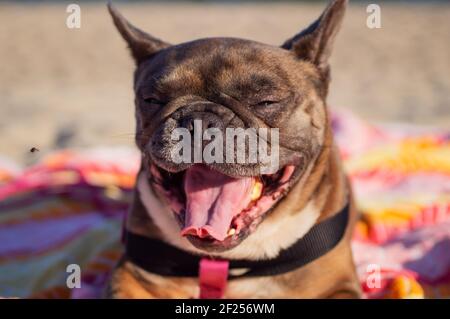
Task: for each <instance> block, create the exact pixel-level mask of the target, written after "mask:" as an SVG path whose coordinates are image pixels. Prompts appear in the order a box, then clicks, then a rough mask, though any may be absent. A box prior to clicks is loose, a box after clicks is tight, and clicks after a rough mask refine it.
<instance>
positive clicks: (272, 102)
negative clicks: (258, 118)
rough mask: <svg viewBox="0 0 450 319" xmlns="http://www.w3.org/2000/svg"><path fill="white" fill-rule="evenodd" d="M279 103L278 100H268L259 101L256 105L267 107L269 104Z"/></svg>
mask: <svg viewBox="0 0 450 319" xmlns="http://www.w3.org/2000/svg"><path fill="white" fill-rule="evenodd" d="M277 103H278V101H271V100H267V101H262V102H259V103H258V104H256V106H261V107H267V106H270V105H273V104H277Z"/></svg>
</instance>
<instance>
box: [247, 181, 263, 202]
mask: <svg viewBox="0 0 450 319" xmlns="http://www.w3.org/2000/svg"><path fill="white" fill-rule="evenodd" d="M262 189H263V183H261V181H260V180H259V179H258V180H256V182H255V185H253V189H252V194H251V196H250V199H251V200H252V201H253V200H257V199H259V198H260V197H261V194H262Z"/></svg>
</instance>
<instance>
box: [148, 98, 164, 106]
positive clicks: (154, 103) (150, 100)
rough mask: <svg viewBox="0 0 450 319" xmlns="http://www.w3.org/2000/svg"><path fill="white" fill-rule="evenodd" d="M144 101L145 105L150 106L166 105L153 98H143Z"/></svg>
mask: <svg viewBox="0 0 450 319" xmlns="http://www.w3.org/2000/svg"><path fill="white" fill-rule="evenodd" d="M144 101H145V103H147V104H151V105H159V106H161V105H164V104H166V103H164V102H163V101H160V100H158V99H155V98H153V97H148V98H144Z"/></svg>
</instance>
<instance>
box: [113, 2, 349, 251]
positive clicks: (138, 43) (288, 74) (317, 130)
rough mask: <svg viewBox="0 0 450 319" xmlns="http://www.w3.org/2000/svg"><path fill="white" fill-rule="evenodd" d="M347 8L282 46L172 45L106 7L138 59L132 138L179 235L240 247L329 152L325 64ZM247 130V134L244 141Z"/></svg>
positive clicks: (213, 41) (333, 9)
mask: <svg viewBox="0 0 450 319" xmlns="http://www.w3.org/2000/svg"><path fill="white" fill-rule="evenodd" d="M345 5H346V1H345V0H336V1H334V2H333V3H332V4H331V5H330V6H329V7H328V8H327V9H326V10H325V11H324V13H323V14H322V16H321V17H320V18H319V19H318V20H317V21H316V22H315V23H313V24H312V25H311V26H310V27H308V28H307V29H306V30H305V31H303V32H301V33H300V34H298V35H296V36H294V37H293V38H292V39H289V40H287V41H286V42H285V43H284V44H283V46H281V47H275V46H270V45H265V44H261V43H257V42H253V41H248V40H242V39H235V38H210V39H201V40H197V41H193V42H188V43H184V44H179V45H174V46H172V45H169V44H167V43H165V42H163V41H161V40H158V39H156V38H153V37H151V36H150V35H148V34H146V33H144V32H142V31H140V30H138V29H136V28H135V27H133V26H132V25H131V24H129V23H128V22H127V21H126V20H125V19H124V18H123V17H122V16H121V15H120V14H119V13H118V12H117V11H115V9H114V8H112V7H110V12H111V14H112V16H113V20H114V22H115V24H116V26H117V28H118V30H119V31H120V33H121V34H122V36H123V37H124V38H125V40H126V41H127V42H128V44H129V46H130V49H131V52H132V54H133V56H134V58H135V60H136V62H137V69H136V72H135V83H134V87H135V103H136V125H137V129H136V142H137V145H138V147H139V149H140V150H141V152H142V154H143V164H144V167H145V168H146V170H147V172H148V174H149V176H150V180H151V181H152V183H153V185H152V186H153V187H154V188H155V189H156V190H157V192H158V193H159V194H160V195H161V196H162V198H163V200H164V201H166V203H167V205H169V206H170V207H171V209H172V211H173V214H174V218H175V219H176V220H177V221H178V222H179V224H180V229H181V235H183V236H187V237H188V239H189V240H190V241H191V242H192V243H193V244H194V245H195V246H197V247H198V248H201V249H204V250H209V251H211V250H214V251H223V250H227V249H231V248H233V247H235V246H236V245H238V244H239V243H240V242H241V241H242V240H244V239H245V238H246V237H247V236H248V235H249V234H250V233H251V232H253V231H255V229H256V228H257V226H258V224H259V223H260V222H261V221H262V220H263V218H264V216H266V215H267V214H268V213H269V212H270V211H271V209H273V208H274V206H275V205H276V204H277V202H278V201H280V200H281V199H282V198H283V196H285V194H286V193H287V192H289V190H290V188H291V187H292V185H294V184H295V183H296V182H297V181H298V180H299V178H300V177H302V176H303V175H304V174H305V172H306V171H307V168H308V167H309V166H311V165H313V163H314V160H315V159H316V157H317V155H318V154H319V152H320V151H321V149H322V148H323V147H324V133H325V130H326V128H327V125H328V122H327V116H326V114H327V112H326V105H325V98H326V95H327V90H328V82H329V67H328V62H327V61H328V58H329V55H330V48H331V44H332V40H333V38H334V37H335V35H336V33H337V30H338V29H339V26H340V24H341V21H342V17H343V13H344V10H345ZM249 128H250V129H251V130H247V129H249ZM239 129H240V131H239ZM271 129H276V131H273V130H271ZM174 132H181V133H180V134H179V135H177V134H175V136H174ZM231 132H233V133H234V134H235V136H232V137H231V138H228V137H229V134H230V133H231ZM236 132H237V133H236ZM242 132H246V133H249V135H245V133H244V135H243V139H242V140H239V136H238V135H239V133H242ZM273 132H274V133H273ZM252 133H253V135H252ZM218 135H220V138H218ZM275 136H278V138H277V139H275ZM241 137H242V136H241ZM252 137H254V139H252ZM182 138H184V139H186V140H188V141H190V142H191V143H190V144H189V148H188V149H183V152H184V154H182V155H183V156H185V157H182V158H183V159H184V160H183V161H180V160H179V159H180V156H178V157H176V156H174V154H175V155H180V145H181V144H180V141H181V139H182ZM186 140H185V141H183V142H186ZM212 142H214V143H212ZM252 142H254V143H256V144H257V145H252ZM258 143H259V144H261V143H262V144H264V145H265V147H266V148H263V149H261V148H260V146H259V145H258ZM191 145H192V147H191ZM211 146H213V147H211ZM252 147H255V148H252ZM212 149H214V150H213V151H211V150H212ZM198 150H200V152H198ZM252 150H253V152H254V154H256V155H255V157H253V158H252V157H251V156H250V154H251V153H252ZM255 150H257V151H256V152H255ZM239 151H241V152H243V154H244V156H242V154H239ZM183 152H181V153H183ZM262 153H265V154H266V155H267V154H270V156H265V157H264V156H259V155H261V154H262ZM205 154H206V155H208V154H209V155H210V158H211V157H212V159H213V160H211V159H210V158H205ZM198 155H199V156H198ZM245 155H248V156H245ZM227 156H228V157H227ZM185 159H187V160H185ZM274 162H275V163H276V165H274ZM179 235H180V234H173V236H179ZM268 240H270V239H268Z"/></svg>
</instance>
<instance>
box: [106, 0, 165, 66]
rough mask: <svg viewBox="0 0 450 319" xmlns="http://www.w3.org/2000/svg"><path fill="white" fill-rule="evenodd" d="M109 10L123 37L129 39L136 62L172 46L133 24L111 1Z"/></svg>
mask: <svg viewBox="0 0 450 319" xmlns="http://www.w3.org/2000/svg"><path fill="white" fill-rule="evenodd" d="M108 10H109V13H110V14H111V16H112V19H113V22H114V24H115V26H116V28H117V30H119V32H120V34H121V35H122V37H123V38H124V39H125V41H127V43H128V46H129V47H130V50H131V54H132V55H133V58H134V60H135V61H136V64H139V63H140V62H142V61H143V60H144V59H145V58H148V57H150V56H152V55H153V54H155V53H156V52H158V51H159V50H162V49H164V48H167V47H169V46H170V44H168V43H166V42H164V41H161V40H160V39H157V38H155V37H152V36H151V35H149V34H147V33H145V32H144V31H141V30H139V29H138V28H136V27H135V26H133V25H132V24H131V23H129V22H128V21H127V19H125V18H124V16H122V14H120V12H119V11H117V9H116V8H114V7H113V5H112V4H111V2H108Z"/></svg>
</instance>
